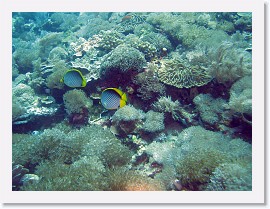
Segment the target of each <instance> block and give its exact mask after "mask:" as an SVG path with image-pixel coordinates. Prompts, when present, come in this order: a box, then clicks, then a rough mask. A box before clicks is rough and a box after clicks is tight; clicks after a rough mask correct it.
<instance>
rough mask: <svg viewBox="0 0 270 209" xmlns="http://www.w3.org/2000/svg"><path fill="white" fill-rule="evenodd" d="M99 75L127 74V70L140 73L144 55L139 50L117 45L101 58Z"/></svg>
mask: <svg viewBox="0 0 270 209" xmlns="http://www.w3.org/2000/svg"><path fill="white" fill-rule="evenodd" d="M102 60H103V61H102V63H101V66H100V74H101V75H102V76H105V75H107V74H108V73H110V72H112V71H113V72H115V71H116V72H120V73H127V71H129V70H135V71H138V72H140V71H141V70H142V68H143V67H144V65H145V64H146V61H145V58H144V54H143V53H141V52H140V51H139V50H137V49H135V48H133V47H129V46H126V45H124V44H123V45H119V46H117V47H116V48H115V49H113V50H112V51H111V52H110V53H108V54H106V55H105V56H103V58H102Z"/></svg>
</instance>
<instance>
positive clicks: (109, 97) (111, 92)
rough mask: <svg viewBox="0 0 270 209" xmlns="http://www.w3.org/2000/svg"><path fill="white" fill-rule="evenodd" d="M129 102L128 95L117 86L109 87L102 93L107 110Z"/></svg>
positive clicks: (102, 102)
mask: <svg viewBox="0 0 270 209" xmlns="http://www.w3.org/2000/svg"><path fill="white" fill-rule="evenodd" d="M126 103H127V95H126V93H124V92H123V91H121V90H120V89H117V88H107V89H105V90H104V91H103V92H102V93H101V104H102V105H103V107H104V108H106V109H107V110H116V109H118V108H119V107H120V108H121V107H124V106H125V105H126Z"/></svg>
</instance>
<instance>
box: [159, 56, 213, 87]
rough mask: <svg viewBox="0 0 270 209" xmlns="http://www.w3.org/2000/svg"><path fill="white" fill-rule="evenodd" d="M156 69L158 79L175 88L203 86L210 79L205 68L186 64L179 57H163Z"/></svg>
mask: <svg viewBox="0 0 270 209" xmlns="http://www.w3.org/2000/svg"><path fill="white" fill-rule="evenodd" d="M161 63H162V65H161V68H160V69H159V70H158V76H159V79H160V81H162V82H163V83H165V84H168V85H172V86H175V87H177V88H190V87H193V86H203V85H205V84H207V83H208V82H210V81H211V80H212V77H211V75H210V74H209V72H208V71H207V69H205V68H203V67H199V66H187V65H185V63H184V62H183V61H182V60H180V59H176V58H174V59H164V60H162V61H161Z"/></svg>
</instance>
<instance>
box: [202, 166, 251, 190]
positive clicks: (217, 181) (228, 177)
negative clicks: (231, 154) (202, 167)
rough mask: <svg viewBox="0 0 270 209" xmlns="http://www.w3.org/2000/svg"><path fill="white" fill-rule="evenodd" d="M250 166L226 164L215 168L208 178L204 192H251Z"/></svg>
mask: <svg viewBox="0 0 270 209" xmlns="http://www.w3.org/2000/svg"><path fill="white" fill-rule="evenodd" d="M251 174H252V169H251V166H249V167H244V166H241V165H239V164H234V163H226V164H221V165H220V166H219V167H217V168H216V169H215V170H214V171H213V174H212V175H211V177H210V183H208V185H207V187H206V190H208V191H251V190H252V175H251Z"/></svg>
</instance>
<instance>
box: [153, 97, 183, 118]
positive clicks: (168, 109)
mask: <svg viewBox="0 0 270 209" xmlns="http://www.w3.org/2000/svg"><path fill="white" fill-rule="evenodd" d="M153 108H154V110H156V111H158V112H163V113H170V114H171V116H172V118H173V119H174V120H178V119H179V109H180V108H181V106H180V103H179V101H178V100H176V101H174V102H173V101H172V99H171V97H165V96H164V97H160V98H159V99H158V101H156V102H155V103H154V104H153Z"/></svg>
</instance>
